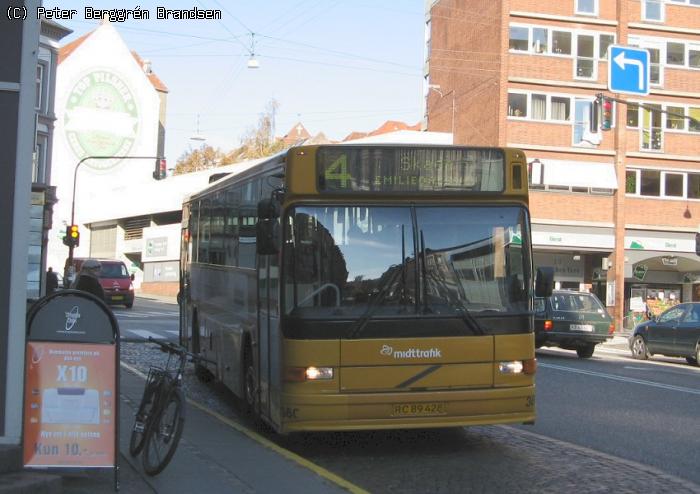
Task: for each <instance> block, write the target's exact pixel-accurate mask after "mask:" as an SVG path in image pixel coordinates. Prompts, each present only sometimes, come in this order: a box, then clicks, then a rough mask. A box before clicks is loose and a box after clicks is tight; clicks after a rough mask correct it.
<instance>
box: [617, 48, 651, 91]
mask: <svg viewBox="0 0 700 494" xmlns="http://www.w3.org/2000/svg"><path fill="white" fill-rule="evenodd" d="M608 89H609V90H610V91H611V92H613V93H622V94H634V95H644V96H646V95H647V94H649V52H648V51H647V50H645V49H643V48H633V47H631V46H619V45H611V46H610V48H609V51H608Z"/></svg>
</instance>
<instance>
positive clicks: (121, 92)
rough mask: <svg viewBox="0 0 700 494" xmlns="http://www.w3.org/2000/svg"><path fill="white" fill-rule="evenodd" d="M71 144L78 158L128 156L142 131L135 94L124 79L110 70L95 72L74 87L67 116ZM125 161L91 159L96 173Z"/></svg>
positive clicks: (67, 108)
mask: <svg viewBox="0 0 700 494" xmlns="http://www.w3.org/2000/svg"><path fill="white" fill-rule="evenodd" d="M64 126H65V133H66V138H67V140H68V144H69V146H70V148H71V150H72V151H73V153H74V154H75V156H76V157H77V158H78V159H82V158H84V157H86V156H126V155H128V154H129V151H131V148H132V147H133V145H134V142H135V141H136V137H137V136H138V132H139V113H138V107H137V106H136V101H135V100H134V95H133V92H132V91H131V89H130V88H129V86H128V85H127V84H126V82H124V80H123V79H122V78H121V77H119V76H118V75H117V74H115V73H114V72H111V71H109V70H95V71H93V72H90V73H88V74H86V75H84V76H83V77H81V78H80V80H78V82H77V83H76V84H75V86H73V89H72V90H71V92H70V94H69V95H68V101H67V103H66V112H65V117H64ZM120 161H121V160H117V159H115V160H88V161H87V163H86V165H87V166H89V167H91V168H93V169H96V170H108V169H111V168H114V166H115V165H117V164H118V163H119V162H120Z"/></svg>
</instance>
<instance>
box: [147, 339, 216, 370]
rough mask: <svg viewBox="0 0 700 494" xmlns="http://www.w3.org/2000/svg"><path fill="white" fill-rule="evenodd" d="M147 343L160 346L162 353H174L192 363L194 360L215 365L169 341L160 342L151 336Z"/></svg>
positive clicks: (211, 361)
mask: <svg viewBox="0 0 700 494" xmlns="http://www.w3.org/2000/svg"><path fill="white" fill-rule="evenodd" d="M148 342H149V343H155V344H156V345H158V346H160V349H161V351H163V352H168V353H175V354H178V355H180V356H183V357H184V356H187V357H189V358H191V359H192V360H193V361H194V360H202V361H205V362H209V363H211V364H215V363H216V362H214V361H213V360H210V359H208V358H205V357H202V356H201V355H197V354H194V353H192V352H189V351H187V350H186V349H185V347H183V346H180V345H176V344H175V343H171V342H169V341H160V340H157V339H155V338H153V337H152V336H149V337H148Z"/></svg>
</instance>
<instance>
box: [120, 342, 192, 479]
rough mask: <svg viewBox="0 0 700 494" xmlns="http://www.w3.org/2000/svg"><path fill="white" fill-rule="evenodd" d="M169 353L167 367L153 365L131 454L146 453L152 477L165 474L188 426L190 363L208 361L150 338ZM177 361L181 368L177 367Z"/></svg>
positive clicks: (133, 433)
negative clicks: (184, 382) (187, 376)
mask: <svg viewBox="0 0 700 494" xmlns="http://www.w3.org/2000/svg"><path fill="white" fill-rule="evenodd" d="M148 341H149V342H151V343H156V344H157V345H159V346H160V349H161V351H163V352H167V353H168V360H167V362H166V364H165V366H164V367H156V366H151V367H150V369H149V370H148V378H147V379H146V386H145V388H144V390H143V396H142V398H141V403H140V404H139V408H138V410H137V412H136V416H135V417H134V425H133V427H132V430H131V439H130V441H129V454H131V456H136V455H138V454H139V453H141V452H142V451H143V455H142V457H141V461H142V463H143V469H144V471H145V472H146V473H147V474H148V475H158V474H159V473H160V472H162V471H163V470H164V469H165V467H166V466H168V463H170V460H171V459H172V457H173V455H174V454H175V450H176V449H177V445H178V443H179V442H180V436H182V430H183V428H184V425H185V397H184V394H183V392H182V389H181V388H182V376H183V373H184V371H185V365H186V364H187V362H188V361H189V360H192V361H195V360H205V359H203V358H201V357H199V356H197V355H195V354H192V353H190V352H188V351H187V350H186V349H185V348H183V347H181V346H179V345H176V344H174V343H169V342H165V343H164V342H161V341H159V340H154V339H153V338H150V337H149V338H148ZM175 361H177V365H175Z"/></svg>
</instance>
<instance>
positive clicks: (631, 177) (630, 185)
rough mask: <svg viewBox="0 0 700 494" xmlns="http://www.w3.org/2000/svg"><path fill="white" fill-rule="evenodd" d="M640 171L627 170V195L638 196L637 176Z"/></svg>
mask: <svg viewBox="0 0 700 494" xmlns="http://www.w3.org/2000/svg"><path fill="white" fill-rule="evenodd" d="M638 174H639V170H627V172H626V173H625V193H626V194H637V182H638V180H637V175H638Z"/></svg>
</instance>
